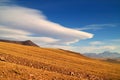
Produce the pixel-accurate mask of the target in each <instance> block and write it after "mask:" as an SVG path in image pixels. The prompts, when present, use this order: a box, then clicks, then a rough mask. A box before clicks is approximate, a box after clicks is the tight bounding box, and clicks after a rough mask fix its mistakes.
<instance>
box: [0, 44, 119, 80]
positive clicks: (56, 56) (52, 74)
mask: <svg viewBox="0 0 120 80" xmlns="http://www.w3.org/2000/svg"><path fill="white" fill-rule="evenodd" d="M119 74H120V64H117V63H116V64H115V63H109V62H104V61H100V60H95V59H90V58H87V57H85V56H83V55H80V54H77V53H74V52H71V51H66V50H61V49H52V48H40V47H33V46H24V45H19V44H12V43H6V42H0V80H13V79H14V78H16V79H17V80H120V75H119ZM29 78H30V79H29ZM16 79H15V80H16Z"/></svg>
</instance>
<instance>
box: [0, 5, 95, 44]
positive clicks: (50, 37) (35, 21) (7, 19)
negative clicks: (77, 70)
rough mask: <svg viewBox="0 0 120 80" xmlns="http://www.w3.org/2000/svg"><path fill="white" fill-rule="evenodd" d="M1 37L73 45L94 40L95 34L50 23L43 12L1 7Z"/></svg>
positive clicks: (15, 7)
mask: <svg viewBox="0 0 120 80" xmlns="http://www.w3.org/2000/svg"><path fill="white" fill-rule="evenodd" d="M3 30H4V31H3ZM11 31H12V32H11ZM3 35H4V36H3ZM8 35H9V36H8ZM12 35H15V36H12ZM0 36H2V38H11V39H22V40H24V39H31V40H33V41H36V42H43V43H47V44H51V43H52V44H71V43H75V42H78V41H79V40H81V39H88V38H92V37H93V34H91V33H87V32H83V31H78V30H74V29H70V28H67V27H65V26H62V25H60V24H58V23H54V22H52V21H49V20H47V18H46V16H44V15H43V14H42V12H41V11H39V10H36V9H31V8H25V7H20V6H1V7H0ZM18 36H20V37H21V38H19V37H18Z"/></svg>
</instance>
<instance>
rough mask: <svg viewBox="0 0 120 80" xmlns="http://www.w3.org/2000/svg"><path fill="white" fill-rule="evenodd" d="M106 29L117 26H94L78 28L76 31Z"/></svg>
mask: <svg viewBox="0 0 120 80" xmlns="http://www.w3.org/2000/svg"><path fill="white" fill-rule="evenodd" d="M106 27H116V24H92V25H87V26H85V27H82V28H76V30H99V29H104V28H106Z"/></svg>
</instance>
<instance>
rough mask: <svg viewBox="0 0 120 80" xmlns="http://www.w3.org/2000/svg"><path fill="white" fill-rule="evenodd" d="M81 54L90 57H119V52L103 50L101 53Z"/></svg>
mask: <svg viewBox="0 0 120 80" xmlns="http://www.w3.org/2000/svg"><path fill="white" fill-rule="evenodd" d="M83 55H85V56H87V57H91V58H110V59H116V58H119V59H120V53H117V52H110V51H105V52H103V53H84V54H83Z"/></svg>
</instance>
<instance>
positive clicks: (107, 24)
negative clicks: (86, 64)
mask: <svg viewBox="0 0 120 80" xmlns="http://www.w3.org/2000/svg"><path fill="white" fill-rule="evenodd" d="M0 2H1V3H0V5H1V6H0V7H1V9H5V10H10V9H13V11H16V9H17V10H19V9H20V10H19V11H23V10H28V12H26V11H23V12H24V13H25V14H26V13H27V14H28V13H33V14H32V15H34V13H35V15H36V16H38V15H39V16H41V17H45V18H44V20H46V21H49V22H52V23H57V24H59V25H60V26H61V27H65V29H63V30H64V31H65V30H66V33H65V36H63V35H64V34H61V33H60V32H59V33H56V32H55V35H53V34H52V33H51V32H50V33H51V34H50V35H49V34H46V33H47V32H46V33H44V35H42V34H43V33H41V34H40V33H39V31H37V30H36V31H34V30H33V31H30V28H31V27H28V28H27V29H26V28H25V29H24V28H21V27H19V26H21V25H18V24H17V26H16V27H11V25H12V26H13V24H14V23H12V22H9V21H8V19H9V18H10V17H1V19H3V20H4V21H3V20H1V22H0V25H1V26H2V27H0V28H1V32H2V33H1V34H3V33H4V35H5V37H3V36H2V37H1V38H9V39H15V38H13V37H12V36H10V35H9V36H8V34H5V32H6V33H9V32H10V31H12V30H14V29H15V30H16V29H17V30H22V31H20V32H23V31H27V32H23V33H24V34H25V35H27V34H29V33H31V32H32V34H30V35H31V37H29V38H28V37H27V38H25V39H33V38H34V37H36V36H37V37H42V38H37V39H35V40H34V39H33V41H35V42H36V43H38V44H40V45H42V46H45V47H51V45H52V47H57V48H64V49H69V50H73V51H77V52H81V53H86V52H96V53H99V52H103V51H113V52H120V27H119V26H120V15H119V14H120V0H70V1H69V0H46V1H44V0H29V1H28V0H1V1H0ZM6 6H7V7H6ZM9 6H10V7H11V8H10V7H9ZM8 7H9V9H8ZM11 11H12V10H11ZM9 12H10V11H9ZM11 13H12V12H11ZM11 13H10V14H6V15H7V16H8V15H9V16H10V15H11ZM14 13H17V12H14ZM4 14H5V13H4ZM6 15H5V16H6ZM15 15H16V14H15ZM22 15H23V16H22ZM1 16H4V15H1ZM21 16H22V17H24V14H23V13H21ZM39 16H38V17H39ZM13 17H14V18H16V17H17V16H13ZM34 17H35V16H34ZM18 18H19V16H18ZM26 18H27V17H26ZM16 19H17V18H16ZM31 19H32V17H31ZM17 20H18V19H17ZM5 21H6V22H9V24H6V23H4V22H5ZM18 21H19V20H18ZM30 22H31V21H30ZM26 24H27V23H26ZM26 24H24V25H26ZM48 24H49V23H48ZM9 25H10V26H9ZM50 25H51V27H52V26H54V28H51V27H47V28H51V31H52V30H53V29H55V30H56V28H57V27H55V25H52V24H51V23H50ZM3 26H7V27H3ZM8 26H9V27H8ZM45 26H47V25H45ZM60 26H59V27H60ZM3 28H4V29H3ZM8 28H9V30H6V29H8ZM35 28H36V27H35ZM31 29H32V28H31ZM67 29H72V30H77V31H83V32H86V33H88V34H82V33H81V34H82V35H80V33H79V34H76V32H75V31H71V30H67ZM15 30H14V31H15ZM17 30H16V31H17ZM44 30H45V31H47V30H46V29H44V28H42V31H43V32H44ZM61 30H62V29H61ZM7 31H9V32H7ZM14 31H12V32H14ZM49 31H50V30H49ZM53 32H54V30H53ZM72 32H73V33H72ZM10 33H11V32H10ZM23 33H22V34H23ZM14 34H16V35H15V36H19V34H18V33H14ZM73 34H74V35H73ZM70 35H71V36H70ZM93 35H94V36H93ZM6 36H7V37H6ZM79 36H80V37H79ZM67 37H68V38H67ZM60 38H61V40H60ZM16 39H17V38H16ZM45 39H47V40H49V41H47V40H45ZM43 40H44V41H46V42H44V44H41V43H39V42H42V41H43ZM57 41H58V42H59V43H60V44H57V43H58V42H57ZM54 42H57V43H54ZM51 43H52V44H51ZM62 43H63V44H62Z"/></svg>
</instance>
